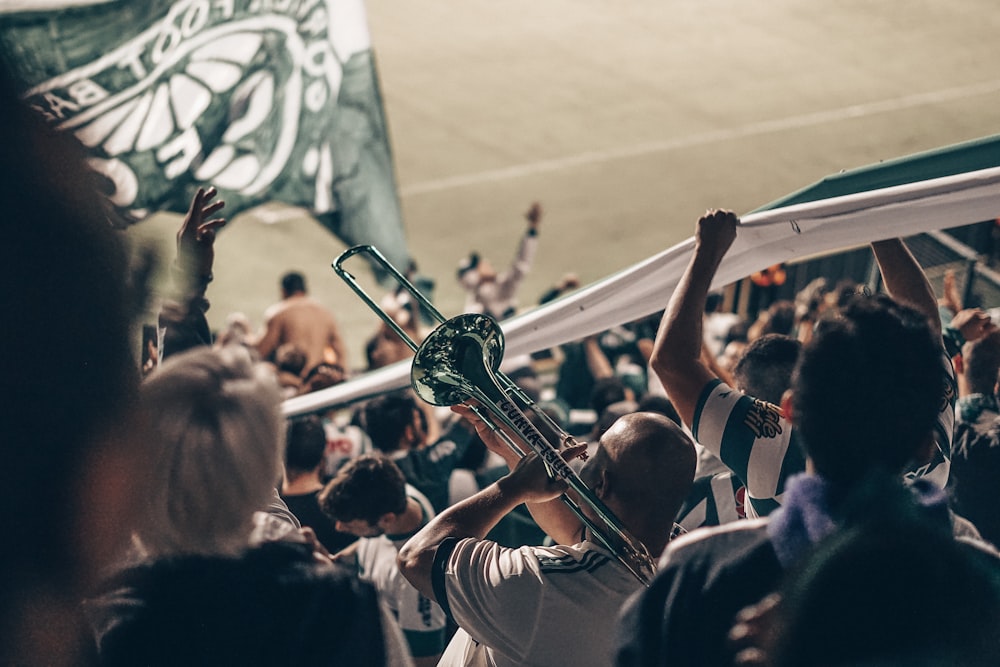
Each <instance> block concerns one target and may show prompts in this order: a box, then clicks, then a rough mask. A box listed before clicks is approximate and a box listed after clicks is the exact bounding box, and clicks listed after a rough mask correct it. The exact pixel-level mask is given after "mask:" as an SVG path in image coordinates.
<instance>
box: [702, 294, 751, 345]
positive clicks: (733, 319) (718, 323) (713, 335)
mask: <svg viewBox="0 0 1000 667" xmlns="http://www.w3.org/2000/svg"><path fill="white" fill-rule="evenodd" d="M724 301H725V297H724V296H723V294H722V292H709V293H708V295H706V297H705V320H704V323H703V324H702V334H703V336H704V338H705V345H706V346H707V347H708V351H709V352H710V353H711V354H712V356H714V357H719V356H721V355H722V352H723V350H724V349H725V347H726V336H728V335H729V330H730V329H731V328H732V327H733V325H735V324H736V323H738V322H740V320H741V318H740V316H739V315H737V314H736V313H732V312H725V311H723V309H722V304H723V302H724Z"/></svg>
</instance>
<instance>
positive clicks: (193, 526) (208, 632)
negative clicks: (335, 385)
mask: <svg viewBox="0 0 1000 667" xmlns="http://www.w3.org/2000/svg"><path fill="white" fill-rule="evenodd" d="M280 401H281V399H280V393H279V390H278V386H277V383H276V382H275V380H274V375H273V373H271V372H270V371H269V370H268V369H267V368H266V367H265V366H263V365H255V364H254V363H253V362H252V360H251V357H250V355H249V353H248V352H247V351H246V350H244V349H243V348H240V347H235V346H228V347H226V348H223V349H221V350H213V349H211V348H208V347H202V348H198V349H194V350H191V351H188V352H185V353H183V354H179V355H177V356H175V357H172V358H171V359H168V360H167V361H166V362H164V363H163V364H162V365H161V366H160V368H159V369H158V370H157V371H156V372H155V373H154V374H152V375H151V376H150V377H149V379H148V380H147V381H146V382H145V383H144V385H143V388H142V393H141V403H142V410H143V416H144V418H145V420H146V423H147V424H148V427H149V428H148V431H147V434H146V437H145V438H143V440H142V443H141V444H142V450H143V451H142V454H143V457H144V459H145V460H146V462H147V465H148V466H149V468H150V469H151V470H153V471H156V472H155V474H152V475H150V476H149V479H148V480H147V483H146V489H145V494H144V498H143V500H144V502H143V503H142V505H141V507H140V511H141V513H142V515H143V519H142V521H141V522H140V523H138V524H137V531H136V536H137V539H138V543H139V545H140V546H141V548H142V552H141V555H142V556H143V560H142V562H140V563H139V564H136V565H132V566H128V567H126V568H125V569H124V570H122V571H121V572H119V573H117V574H116V575H114V576H112V577H111V579H110V580H109V581H108V582H107V583H106V585H105V588H104V594H103V595H102V596H100V597H98V598H96V599H95V600H93V601H91V603H90V605H89V608H90V611H91V613H92V618H93V621H94V626H95V628H96V631H97V637H98V645H99V648H100V653H101V661H102V663H103V664H105V665H135V664H159V665H167V664H210V663H213V664H217V663H219V662H229V663H238V664H244V665H266V664H272V665H273V664H281V663H290V662H291V663H296V664H307V663H320V662H324V663H328V662H336V663H337V664H357V665H370V664H382V663H383V662H390V663H395V664H405V662H406V658H405V652H404V651H405V649H403V648H402V647H401V646H400V645H398V643H396V642H397V641H398V639H399V638H398V635H394V634H393V633H394V630H393V626H392V625H391V621H388V620H387V618H383V617H382V615H381V611H380V607H379V605H378V601H377V598H376V595H375V592H374V590H373V589H372V588H371V587H369V586H367V585H364V584H361V583H359V582H357V581H356V580H355V579H354V578H353V577H351V576H350V575H349V573H347V572H346V571H344V570H342V569H341V568H338V567H335V566H334V565H333V564H332V563H331V562H329V560H326V562H325V564H323V563H321V562H319V561H318V560H317V557H316V555H314V547H313V546H312V545H311V544H310V543H307V542H305V541H304V540H302V539H300V538H299V534H298V533H297V532H293V531H291V530H288V531H286V533H287V534H288V537H287V538H286V539H283V540H280V541H264V542H263V543H259V542H255V541H254V540H253V539H252V535H253V533H254V532H255V530H256V528H257V523H256V517H255V513H257V512H259V511H261V510H263V509H264V508H265V507H266V506H267V505H268V503H269V501H270V499H271V497H272V494H273V489H274V486H273V484H274V480H275V479H277V476H278V475H279V473H280V469H281V448H282V444H283V439H284V438H283V432H282V423H283V422H282V416H281V409H280ZM168 473H169V474H168Z"/></svg>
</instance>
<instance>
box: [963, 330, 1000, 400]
mask: <svg viewBox="0 0 1000 667" xmlns="http://www.w3.org/2000/svg"><path fill="white" fill-rule="evenodd" d="M962 361H963V363H964V367H965V379H966V381H967V382H968V383H969V388H970V390H971V391H972V392H974V393H977V394H994V393H996V384H997V373H998V372H1000V330H997V331H993V332H991V333H989V334H987V335H986V336H983V337H982V338H980V339H979V340H977V341H973V342H971V343H966V344H965V346H964V347H963V349H962Z"/></svg>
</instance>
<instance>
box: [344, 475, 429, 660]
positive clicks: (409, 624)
mask: <svg viewBox="0 0 1000 667" xmlns="http://www.w3.org/2000/svg"><path fill="white" fill-rule="evenodd" d="M406 495H407V496H408V497H410V498H413V499H414V500H416V501H417V502H418V503H420V507H421V508H422V509H423V511H424V518H423V521H421V525H420V528H422V527H423V526H424V525H426V524H427V522H428V521H430V520H431V518H432V517H433V516H434V510H433V509H432V508H431V504H430V502H429V501H428V500H427V498H425V497H424V495H423V494H422V493H420V492H419V491H417V490H416V489H415V488H413V487H412V486H410V485H407V486H406ZM418 530H419V528H418ZM414 532H415V531H414ZM412 535H413V534H412V533H411V534H408V535H381V536H379V537H365V538H362V539H360V540H358V552H357V561H358V575H359V576H360V577H361V578H362V579H365V580H366V581H370V582H372V583H373V584H374V585H375V588H376V589H377V590H378V593H379V598H380V599H381V600H382V601H383V602H384V603H385V605H386V607H388V609H389V611H391V612H392V614H393V616H394V617H395V618H396V622H397V623H398V625H399V627H400V629H401V630H402V631H403V636H404V637H405V638H406V643H407V645H408V646H409V647H410V653H411V654H412V655H413V657H425V656H433V655H439V654H440V653H441V651H442V649H443V648H444V640H445V632H446V626H447V618H446V617H445V615H444V611H442V609H441V607H440V606H438V604H437V603H435V602H434V601H433V600H430V599H428V598H427V597H425V596H424V595H422V594H421V593H420V591H418V590H417V589H416V588H414V587H413V585H412V584H411V583H410V582H408V581H407V580H406V579H405V578H404V577H403V575H402V574H400V572H399V567H397V565H396V555H397V554H398V552H399V547H400V546H401V545H402V544H403V543H405V542H406V540H407V539H409V538H410V537H411V536H412Z"/></svg>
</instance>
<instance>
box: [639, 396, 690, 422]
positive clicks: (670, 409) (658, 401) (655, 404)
mask: <svg viewBox="0 0 1000 667" xmlns="http://www.w3.org/2000/svg"><path fill="white" fill-rule="evenodd" d="M636 412H658V413H659V414H661V415H663V416H664V417H667V418H668V419H669V420H670V421H672V422H673V423H675V424H677V425H678V426H680V425H681V416H680V415H679V414H678V413H677V408H675V407H674V403H673V401H671V400H670V399H669V398H667V397H666V396H658V395H657V394H646V395H645V396H643V397H642V400H640V401H639V405H638V407H637V408H636Z"/></svg>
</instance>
